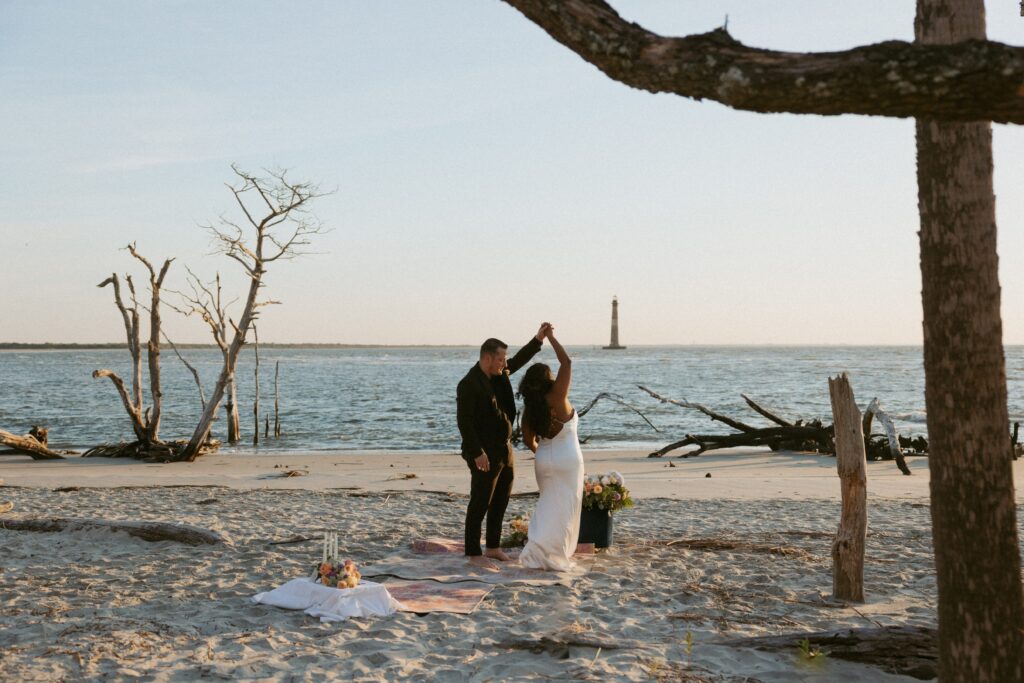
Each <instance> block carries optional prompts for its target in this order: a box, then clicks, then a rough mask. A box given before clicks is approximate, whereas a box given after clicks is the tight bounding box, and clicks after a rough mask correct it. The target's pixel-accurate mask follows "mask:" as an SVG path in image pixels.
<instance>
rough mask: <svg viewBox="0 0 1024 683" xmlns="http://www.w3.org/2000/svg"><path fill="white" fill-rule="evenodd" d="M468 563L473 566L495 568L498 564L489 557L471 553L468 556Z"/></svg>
mask: <svg viewBox="0 0 1024 683" xmlns="http://www.w3.org/2000/svg"><path fill="white" fill-rule="evenodd" d="M469 563H470V564H471V565H473V566H474V567H482V568H483V569H497V568H498V565H496V564H495V563H494V560H492V559H491V558H489V557H484V556H483V555H471V556H470V557H469Z"/></svg>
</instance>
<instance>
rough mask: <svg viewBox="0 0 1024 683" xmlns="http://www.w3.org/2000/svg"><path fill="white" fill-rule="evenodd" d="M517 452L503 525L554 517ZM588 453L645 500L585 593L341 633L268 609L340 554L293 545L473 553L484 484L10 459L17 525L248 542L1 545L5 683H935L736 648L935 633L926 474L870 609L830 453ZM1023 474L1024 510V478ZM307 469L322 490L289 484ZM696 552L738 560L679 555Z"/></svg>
mask: <svg viewBox="0 0 1024 683" xmlns="http://www.w3.org/2000/svg"><path fill="white" fill-rule="evenodd" d="M517 455H518V458H519V459H518V461H517V480H516V488H515V493H516V494H520V495H516V496H515V497H514V498H513V500H512V502H511V505H510V509H509V515H507V517H506V519H508V518H509V517H510V516H511V515H512V514H520V513H527V512H529V510H530V509H531V508H532V506H533V504H534V501H535V498H534V497H533V496H531V495H530V494H531V492H533V491H535V490H536V487H535V485H534V483H533V482H534V478H533V471H532V461H531V459H530V458H529V457H527V454H522V453H517ZM585 455H586V460H587V469H588V471H589V472H603V471H608V470H618V471H620V472H622V473H623V474H624V475H625V478H626V482H627V486H629V488H630V489H631V491H632V492H633V494H634V496H635V497H636V498H637V505H636V507H635V508H633V509H630V510H626V511H623V512H621V513H619V514H617V515H616V517H615V543H614V545H613V546H612V547H611V548H610V549H608V550H607V551H601V552H600V553H598V556H597V558H596V560H595V562H594V564H593V566H592V568H591V569H590V571H589V573H587V574H586V575H585V576H583V577H582V578H580V579H578V580H576V581H575V582H574V583H573V585H572V587H565V586H523V585H499V586H497V587H496V588H495V589H494V590H493V591H492V592H491V593H490V594H489V595H488V596H487V598H486V599H485V600H484V601H483V603H482V604H481V605H480V607H479V608H478V609H477V610H476V611H475V612H474V613H472V614H469V615H459V614H445V613H429V614H425V615H417V614H413V613H404V612H402V613H397V614H395V615H393V616H390V617H381V618H365V619H358V618H357V619H351V620H349V621H345V622H341V623H333V624H324V623H320V622H319V621H318V620H316V619H313V618H310V617H307V616H305V615H304V614H302V613H301V612H297V611H287V610H282V609H279V608H275V607H268V606H264V605H255V604H252V602H251V601H250V597H251V596H252V595H253V594H255V593H257V592H260V591H265V590H270V589H272V588H274V587H275V586H278V585H281V584H282V583H284V582H285V581H287V580H289V579H292V578H296V577H298V576H302V575H304V574H307V573H308V569H309V568H310V567H311V566H312V564H313V563H314V562H315V561H316V560H318V559H319V557H320V546H319V541H317V540H308V541H303V542H296V543H287V544H277V545H275V544H273V542H275V541H283V540H289V539H293V538H294V537H311V536H316V535H317V534H318V533H320V532H322V531H324V530H331V529H333V530H338V531H339V532H341V550H342V554H343V555H344V556H346V557H351V558H353V559H354V560H356V562H358V563H359V564H360V565H362V566H372V565H373V563H374V561H379V560H381V559H382V558H385V557H388V556H389V555H392V554H393V553H394V552H395V551H398V550H402V549H405V548H408V547H409V544H410V543H411V542H412V541H413V540H415V539H418V538H427V537H449V538H459V537H460V536H461V532H462V519H463V514H464V511H465V505H466V500H467V499H466V494H467V492H468V477H467V476H466V471H465V467H464V465H463V464H462V462H461V460H460V459H459V458H458V456H457V455H456V454H454V453H435V454H424V453H401V452H395V453H387V454H385V453H379V452H373V453H350V454H309V455H288V456H273V455H213V456H207V457H205V458H203V459H201V460H200V461H199V462H197V463H193V464H167V465H161V464H148V463H138V462H127V461H112V460H101V459H89V460H80V459H74V458H72V459H69V460H67V461H64V462H33V461H31V460H29V459H28V458H21V457H5V458H3V459H0V479H2V480H3V487H2V488H0V502H3V501H9V502H11V503H13V509H12V510H10V511H9V512H7V513H5V514H3V515H2V517H0V521H3V520H7V519H23V518H45V517H65V518H92V519H103V520H147V521H162V522H175V523H184V524H189V525H193V526H196V527H201V528H203V529H208V530H211V531H215V532H217V533H219V534H222V535H223V536H224V537H225V538H226V539H227V542H226V543H223V544H219V545H211V546H198V547H193V546H187V545H182V544H179V543H174V542H170V541H161V542H156V543H150V542H145V541H142V540H139V539H137V538H133V537H129V536H127V535H125V534H121V533H111V532H106V531H88V532H85V531H79V532H70V533H68V532H65V533H31V532H23V531H11V530H4V531H0V557H2V560H0V563H2V567H0V570H2V573H3V585H4V591H3V594H2V596H0V604H2V606H3V609H2V612H0V654H2V657H0V678H2V679H4V680H83V679H95V678H109V679H128V678H132V679H140V680H168V681H179V680H193V679H197V678H213V679H254V680H396V679H400V678H402V679H413V680H450V681H461V680H474V681H477V680H479V681H485V680H565V679H580V680H630V681H634V680H635V681H642V680H689V681H703V680H707V681H742V680H748V681H756V680H760V681H826V680H828V681H836V680H839V681H842V680H848V681H855V680H858V681H859V680H876V681H898V680H904V681H909V680H915V679H914V678H911V677H908V676H905V675H895V674H889V673H886V672H884V671H882V670H880V669H878V668H875V667H870V666H867V665H864V664H858V663H853V662H849V661H843V660H841V659H838V658H835V657H831V656H829V657H819V658H815V659H813V660H807V659H806V658H804V657H802V656H801V654H800V652H799V649H798V648H797V647H796V646H795V645H794V646H793V647H791V648H789V649H788V650H783V651H779V652H768V651H762V650H755V649H751V648H745V647H736V646H735V645H734V643H735V641H737V640H739V639H741V638H745V637H751V636H764V635H782V634H799V633H806V632H815V631H825V630H835V629H843V628H863V627H877V626H898V625H905V626H922V627H934V626H935V623H936V614H935V606H936V587H935V580H934V570H933V565H932V551H931V531H930V518H929V511H928V507H927V504H928V470H927V462H926V460H924V459H911V460H910V466H911V468H912V470H913V476H910V477H905V476H902V475H901V474H900V473H899V471H898V470H897V469H896V467H895V465H894V464H893V463H891V462H878V463H870V464H869V467H868V492H869V509H868V514H869V532H868V538H867V553H866V566H865V586H866V594H867V596H866V603H864V604H857V605H849V604H844V603H836V602H833V601H832V600H831V599H830V593H831V581H832V579H831V559H830V556H829V550H830V543H831V537H832V534H833V533H834V531H835V528H836V525H837V523H838V519H839V504H838V501H839V481H838V478H837V477H836V474H835V461H834V460H833V459H832V458H828V457H822V456H817V455H805V454H771V453H767V452H763V451H734V452H728V453H722V454H719V455H705V456H701V457H699V458H692V459H676V458H673V459H648V458H646V457H645V454H644V453H637V452H612V451H589V452H585ZM1014 468H1015V469H1014V472H1015V479H1016V482H1017V491H1018V505H1020V503H1021V502H1022V498H1021V493H1020V492H1021V483H1022V481H1024V461H1018V462H1016V463H1015V464H1014ZM288 470H299V471H303V472H306V474H304V475H303V476H294V477H283V476H281V474H282V472H286V471H288ZM709 474H710V475H711V476H710V477H708V476H707V475H709ZM412 475H415V476H412ZM67 487H71V490H65V491H56V490H55V489H58V488H67ZM1022 517H1024V516H1022V515H1021V512H1020V510H1018V521H1020V520H1021V519H1022ZM694 540H714V541H724V542H732V543H731V544H730V543H724V544H719V545H718V546H716V547H708V548H701V547H697V546H695V545H694V544H692V543H689V544H688V543H673V541H694ZM688 640H689V642H690V644H689V645H688V644H687V643H688ZM794 642H795V640H794Z"/></svg>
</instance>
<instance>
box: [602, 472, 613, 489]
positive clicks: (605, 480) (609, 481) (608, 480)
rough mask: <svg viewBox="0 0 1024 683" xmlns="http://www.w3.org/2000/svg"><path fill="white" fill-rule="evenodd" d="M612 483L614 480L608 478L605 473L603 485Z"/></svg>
mask: <svg viewBox="0 0 1024 683" xmlns="http://www.w3.org/2000/svg"><path fill="white" fill-rule="evenodd" d="M610 483H612V480H611V479H609V478H608V475H607V474H606V475H604V476H603V477H601V485H602V486H608V484H610Z"/></svg>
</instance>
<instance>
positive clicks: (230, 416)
mask: <svg viewBox="0 0 1024 683" xmlns="http://www.w3.org/2000/svg"><path fill="white" fill-rule="evenodd" d="M186 270H187V271H188V277H187V283H188V286H189V291H188V292H181V291H178V292H175V293H176V294H177V295H178V296H179V298H180V299H181V306H174V305H171V307H172V308H174V310H176V311H178V312H179V313H181V314H183V315H185V316H193V315H195V316H198V317H199V318H200V319H201V320H202V321H203V322H204V323H206V326H207V327H208V328H209V329H210V332H211V334H212V335H213V341H214V343H215V344H216V345H217V348H218V349H220V353H221V360H222V362H223V363H224V364H227V363H228V361H229V352H230V350H231V346H230V343H229V342H230V340H229V337H228V331H229V329H233V328H234V323H233V322H232V321H231V319H230V318H229V317H228V315H227V307H228V306H230V305H231V304H232V303H234V301H231V302H228V303H227V304H225V303H224V300H223V288H222V287H221V284H220V273H217V274H216V276H215V277H214V279H213V281H212V282H207V283H204V282H203V281H202V280H201V279H200V278H199V276H197V275H196V274H195V273H193V272H192V270H191V269H189V268H188V267H186ZM229 325H230V327H229ZM197 381H198V380H197ZM200 392H202V388H200ZM225 393H226V394H227V402H226V403H225V404H224V409H225V412H226V417H227V431H228V434H227V438H228V442H229V443H235V442H237V441H239V440H240V439H241V438H242V436H241V423H240V420H239V417H238V385H237V383H236V382H235V379H234V376H232V377H231V379H230V380H229V381H228V385H227V387H226V389H225ZM203 407H204V408H205V401H204V404H203Z"/></svg>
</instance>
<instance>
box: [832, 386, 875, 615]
mask: <svg viewBox="0 0 1024 683" xmlns="http://www.w3.org/2000/svg"><path fill="white" fill-rule="evenodd" d="M828 393H829V395H830V396H831V398H832V418H833V420H834V421H835V437H836V467H837V468H838V470H839V480H840V483H841V486H842V501H843V502H842V506H843V507H842V513H841V517H840V520H839V530H838V531H837V532H836V537H835V540H834V541H833V542H832V594H833V597H835V598H836V599H837V600H852V601H855V602H864V543H865V539H866V538H867V533H868V489H867V468H866V466H865V456H864V432H863V426H862V422H861V415H860V411H859V410H858V409H857V402H856V401H855V400H854V398H853V388H852V387H851V386H850V381H849V378H848V377H847V376H846V373H845V372H844V373H843V374H841V375H839V376H838V377H836V378H835V379H832V378H831V377H830V378H829V380H828Z"/></svg>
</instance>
